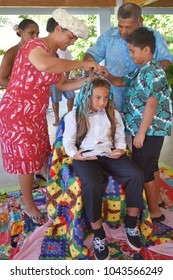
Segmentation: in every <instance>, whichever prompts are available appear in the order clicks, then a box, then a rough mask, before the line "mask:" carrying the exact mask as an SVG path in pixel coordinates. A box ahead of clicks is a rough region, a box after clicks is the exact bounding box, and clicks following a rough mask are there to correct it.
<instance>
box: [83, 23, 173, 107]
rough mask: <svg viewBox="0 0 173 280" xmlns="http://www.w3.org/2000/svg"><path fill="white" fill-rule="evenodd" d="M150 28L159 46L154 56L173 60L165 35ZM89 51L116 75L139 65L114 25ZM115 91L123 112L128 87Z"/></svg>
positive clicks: (115, 89)
mask: <svg viewBox="0 0 173 280" xmlns="http://www.w3.org/2000/svg"><path fill="white" fill-rule="evenodd" d="M148 29H150V28H148ZM150 30H152V31H153V32H154V35H155V37H156V46H157V47H156V50H155V54H154V58H155V59H156V60H157V61H161V60H164V59H165V60H169V61H172V59H173V58H172V55H171V53H170V52H169V50H168V48H167V46H166V41H165V39H164V37H163V36H162V35H161V34H160V33H158V32H157V31H155V30H153V29H150ZM87 53H89V54H91V55H92V56H93V57H94V59H95V60H96V62H97V63H100V62H101V61H103V60H104V62H105V67H106V68H107V69H108V70H109V72H110V73H111V74H112V75H115V76H119V77H122V76H124V75H126V74H128V73H130V72H132V71H134V70H135V69H136V68H137V67H138V66H139V65H136V64H134V63H133V61H132V59H131V57H130V52H129V50H128V45H127V42H126V41H125V40H124V39H122V37H121V36H120V34H119V32H118V27H112V28H110V29H108V30H107V31H106V32H105V33H103V34H102V35H101V36H100V37H99V38H98V39H97V42H96V43H95V45H94V46H93V47H91V48H90V49H89V50H88V51H87ZM113 91H114V100H115V104H116V109H117V110H118V111H120V112H122V111H123V106H124V103H125V98H126V94H127V91H128V87H113Z"/></svg>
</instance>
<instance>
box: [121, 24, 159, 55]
mask: <svg viewBox="0 0 173 280" xmlns="http://www.w3.org/2000/svg"><path fill="white" fill-rule="evenodd" d="M126 41H127V43H129V44H133V45H134V46H135V47H138V48H140V49H143V48H145V47H147V46H148V47H150V49H151V52H152V54H154V51H155V48H156V38H155V36H154V33H153V31H151V30H149V29H147V28H146V27H139V28H138V29H136V30H135V31H133V32H132V33H131V34H130V35H128V36H127V39H126Z"/></svg>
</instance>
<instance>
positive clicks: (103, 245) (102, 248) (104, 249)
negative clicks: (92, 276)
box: [94, 237, 109, 260]
mask: <svg viewBox="0 0 173 280" xmlns="http://www.w3.org/2000/svg"><path fill="white" fill-rule="evenodd" d="M94 254H95V257H96V259H97V260H109V249H108V245H107V242H106V238H104V239H100V238H99V237H95V238H94Z"/></svg>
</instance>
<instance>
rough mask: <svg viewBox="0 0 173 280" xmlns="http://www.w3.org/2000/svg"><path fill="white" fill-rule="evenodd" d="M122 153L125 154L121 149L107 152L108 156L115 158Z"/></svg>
mask: <svg viewBox="0 0 173 280" xmlns="http://www.w3.org/2000/svg"><path fill="white" fill-rule="evenodd" d="M124 154H125V151H124V150H123V149H114V150H113V151H112V153H111V154H109V156H108V157H109V158H115V159H117V158H120V157H121V156H123V155H124Z"/></svg>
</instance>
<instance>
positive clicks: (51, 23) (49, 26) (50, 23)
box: [46, 17, 58, 33]
mask: <svg viewBox="0 0 173 280" xmlns="http://www.w3.org/2000/svg"><path fill="white" fill-rule="evenodd" d="M57 25H58V23H57V22H56V21H55V20H54V18H53V17H51V18H49V19H48V21H47V25H46V31H47V32H49V33H51V32H53V31H54V29H55V27H56V26H57Z"/></svg>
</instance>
